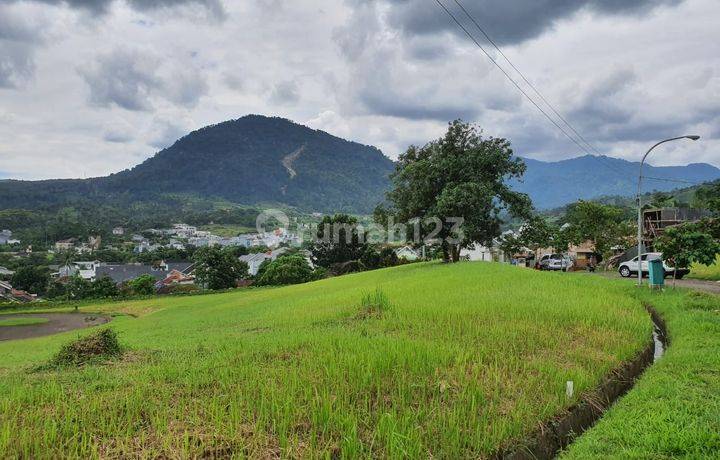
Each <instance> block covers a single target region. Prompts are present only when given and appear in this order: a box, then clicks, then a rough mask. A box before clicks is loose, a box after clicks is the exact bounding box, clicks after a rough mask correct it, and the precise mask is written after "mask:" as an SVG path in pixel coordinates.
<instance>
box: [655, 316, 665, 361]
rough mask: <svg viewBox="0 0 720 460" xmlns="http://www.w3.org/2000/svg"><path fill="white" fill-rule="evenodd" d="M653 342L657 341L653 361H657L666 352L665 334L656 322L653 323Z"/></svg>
mask: <svg viewBox="0 0 720 460" xmlns="http://www.w3.org/2000/svg"><path fill="white" fill-rule="evenodd" d="M653 342H655V354H654V356H653V362H657V361H658V360H659V359H660V358H662V356H663V355H664V354H665V335H664V334H663V332H662V329H660V326H658V325H657V324H656V323H653Z"/></svg>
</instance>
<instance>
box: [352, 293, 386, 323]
mask: <svg viewBox="0 0 720 460" xmlns="http://www.w3.org/2000/svg"><path fill="white" fill-rule="evenodd" d="M388 308H390V301H389V300H388V297H387V295H386V294H385V293H384V292H383V290H382V289H380V288H377V289H375V291H373V292H368V293H365V294H363V297H362V302H361V304H360V313H359V314H358V317H359V318H361V319H365V318H378V317H380V316H382V314H383V313H384V312H386V311H387V310H388Z"/></svg>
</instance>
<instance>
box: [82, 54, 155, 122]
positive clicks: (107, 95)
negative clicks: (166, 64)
mask: <svg viewBox="0 0 720 460" xmlns="http://www.w3.org/2000/svg"><path fill="white" fill-rule="evenodd" d="M79 71H80V74H81V75H82V76H83V78H84V79H85V82H86V83H87V85H88V86H89V88H90V102H91V103H92V104H94V105H97V106H100V107H109V106H111V105H112V104H115V105H117V106H118V107H122V108H124V109H127V110H150V109H151V108H152V104H151V103H150V94H151V93H152V91H153V90H155V89H157V88H159V86H160V80H159V79H158V78H157V76H156V75H155V73H156V71H157V64H156V63H155V62H153V60H152V59H151V58H149V57H147V56H144V55H142V54H140V53H138V52H134V51H128V50H121V49H118V50H115V51H113V52H112V53H110V54H107V55H104V56H100V57H99V58H98V59H97V61H96V62H95V63H93V64H91V65H89V66H87V67H84V68H82V69H80V70H79Z"/></svg>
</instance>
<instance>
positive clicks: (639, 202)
mask: <svg viewBox="0 0 720 460" xmlns="http://www.w3.org/2000/svg"><path fill="white" fill-rule="evenodd" d="M680 139H690V140H691V141H696V140H698V139H700V136H680V137H673V138H671V139H665V140H664V141H660V142H658V143H657V144H655V145H653V146H652V147H650V150H648V151H647V152H646V153H645V155H644V156H643V157H642V161H641V162H640V174H639V175H638V188H637V207H638V215H637V226H638V229H637V239H638V241H637V245H638V246H637V250H638V254H637V263H638V265H637V267H638V270H637V276H638V286H642V260H641V256H642V253H643V252H644V251H643V239H642V237H643V218H642V195H641V193H642V178H643V175H642V172H643V165H644V164H645V159H646V158H647V157H648V155H650V152H652V151H653V150H654V149H655V147H657V146H658V145H661V144H664V143H666V142H671V141H677V140H680Z"/></svg>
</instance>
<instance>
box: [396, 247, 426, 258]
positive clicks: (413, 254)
mask: <svg viewBox="0 0 720 460" xmlns="http://www.w3.org/2000/svg"><path fill="white" fill-rule="evenodd" d="M395 255H396V256H397V258H398V259H405V260H408V261H415V260H418V259H419V258H420V254H418V252H417V251H416V250H414V249H413V248H411V247H410V246H403V247H401V248H397V249H396V250H395Z"/></svg>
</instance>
